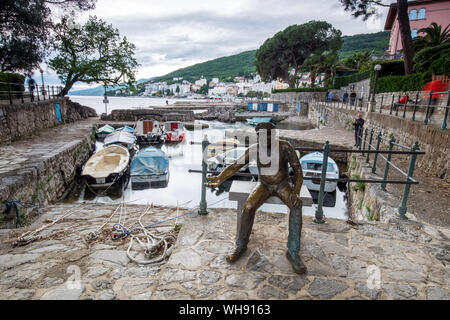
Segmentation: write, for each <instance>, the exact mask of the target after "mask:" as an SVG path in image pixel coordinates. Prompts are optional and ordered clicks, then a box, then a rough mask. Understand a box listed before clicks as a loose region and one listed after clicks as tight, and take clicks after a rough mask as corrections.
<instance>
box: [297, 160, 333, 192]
mask: <svg viewBox="0 0 450 320" xmlns="http://www.w3.org/2000/svg"><path fill="white" fill-rule="evenodd" d="M300 163H301V165H302V171H303V177H312V178H315V179H312V180H304V181H303V183H304V184H305V186H306V187H307V188H308V189H309V190H313V191H319V190H320V178H321V176H322V165H323V153H321V152H313V153H309V154H307V155H305V156H303V157H302V158H301V159H300ZM326 177H327V178H332V179H339V167H338V165H337V164H336V162H335V161H334V160H333V159H331V158H330V157H328V165H327V174H326ZM336 186H337V182H336V181H326V182H325V192H334V191H335V190H336Z"/></svg>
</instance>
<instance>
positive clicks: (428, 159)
mask: <svg viewBox="0 0 450 320" xmlns="http://www.w3.org/2000/svg"><path fill="white" fill-rule="evenodd" d="M322 106H323V108H325V113H326V124H327V125H334V126H335V125H340V126H342V127H346V128H348V129H350V130H351V129H352V125H351V124H352V123H353V121H354V120H355V119H356V117H357V116H358V114H362V115H363V119H364V120H366V123H365V128H369V129H371V128H373V129H374V130H375V132H377V133H378V132H379V131H380V130H381V131H382V132H383V134H384V135H385V136H389V135H391V134H393V135H394V137H395V139H396V142H397V143H400V144H403V145H406V146H412V145H413V144H414V143H415V142H416V141H418V142H419V147H420V150H422V151H425V152H426V154H424V155H419V156H418V157H417V164H416V165H417V167H419V168H421V169H422V170H423V171H425V172H427V173H428V174H430V175H432V176H436V177H439V178H441V179H444V180H445V181H447V182H450V172H449V169H448V168H449V165H450V157H449V155H450V144H449V143H448V141H449V138H450V133H449V130H442V129H440V128H438V127H435V126H432V125H424V124H423V123H422V122H421V121H412V120H408V119H403V118H400V117H395V116H390V115H387V114H380V113H376V112H364V111H359V110H347V109H341V108H335V107H328V106H326V105H325V104H322ZM317 108H318V105H317V104H312V105H311V106H310V113H309V114H308V117H309V118H310V119H311V120H312V122H313V123H317V121H319V120H318V115H317V114H318V113H317ZM330 141H331V140H330Z"/></svg>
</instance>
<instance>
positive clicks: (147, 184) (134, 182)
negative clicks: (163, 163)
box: [131, 173, 169, 190]
mask: <svg viewBox="0 0 450 320" xmlns="http://www.w3.org/2000/svg"><path fill="white" fill-rule="evenodd" d="M168 184H169V173H165V174H159V175H132V176H131V189H133V190H142V189H149V188H152V189H157V188H165V187H167V185H168Z"/></svg>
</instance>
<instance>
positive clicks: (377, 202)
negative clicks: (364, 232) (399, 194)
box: [348, 154, 415, 223]
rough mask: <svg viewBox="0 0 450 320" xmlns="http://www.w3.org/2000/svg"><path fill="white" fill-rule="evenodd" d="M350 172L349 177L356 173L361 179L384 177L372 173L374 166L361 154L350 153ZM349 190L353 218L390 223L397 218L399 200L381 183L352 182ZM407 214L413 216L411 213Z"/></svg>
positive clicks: (409, 216) (355, 219)
mask: <svg viewBox="0 0 450 320" xmlns="http://www.w3.org/2000/svg"><path fill="white" fill-rule="evenodd" d="M348 172H349V177H352V176H353V175H356V176H358V177H359V178H360V179H376V180H380V179H382V176H379V175H376V174H373V173H372V167H371V166H370V164H368V163H366V162H365V157H363V156H361V155H356V154H349V156H348ZM359 178H358V179H359ZM349 191H350V192H349V195H350V199H349V200H350V202H351V204H352V205H351V206H349V208H350V210H351V211H350V216H351V218H352V220H354V221H379V222H382V223H389V222H392V221H393V220H394V219H395V218H396V214H397V213H398V206H399V202H398V200H397V199H394V198H393V196H392V195H391V194H390V193H389V192H386V191H383V190H382V189H381V184H379V183H375V184H370V183H358V184H356V183H351V184H350V190H349ZM407 216H408V218H413V217H412V216H411V214H410V213H407ZM413 219H414V218H413ZM414 220H415V219H414Z"/></svg>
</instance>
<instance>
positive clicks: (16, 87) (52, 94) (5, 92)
mask: <svg viewBox="0 0 450 320" xmlns="http://www.w3.org/2000/svg"><path fill="white" fill-rule="evenodd" d="M61 92H62V87H61V86H50V85H47V86H42V85H37V84H36V85H35V86H34V87H27V86H25V85H24V84H23V83H12V82H0V102H1V101H7V102H9V104H14V103H25V102H36V101H44V100H52V99H57V98H60V97H61Z"/></svg>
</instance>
